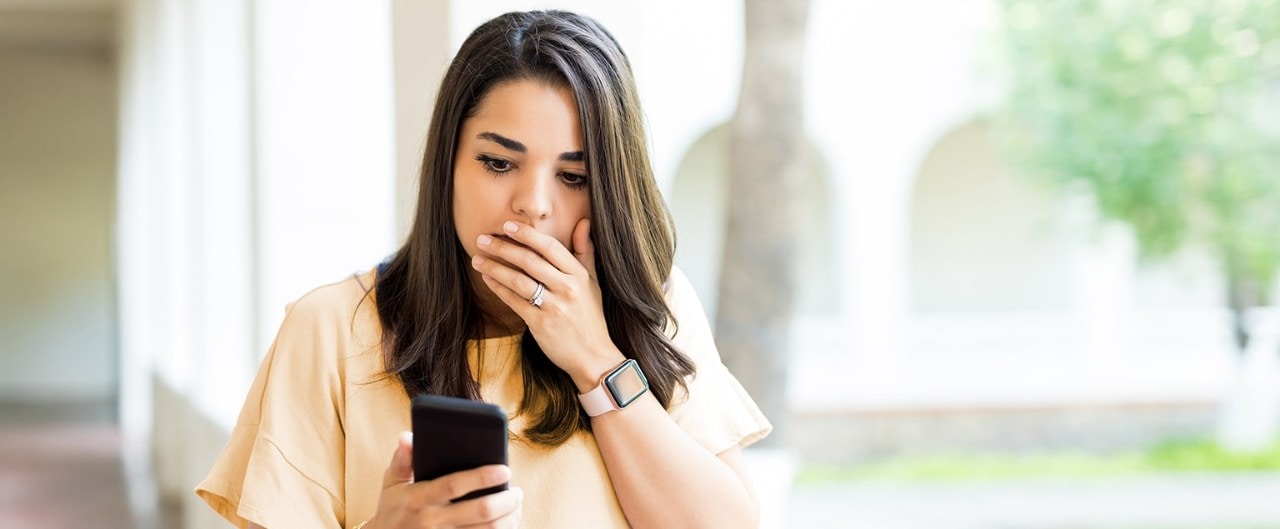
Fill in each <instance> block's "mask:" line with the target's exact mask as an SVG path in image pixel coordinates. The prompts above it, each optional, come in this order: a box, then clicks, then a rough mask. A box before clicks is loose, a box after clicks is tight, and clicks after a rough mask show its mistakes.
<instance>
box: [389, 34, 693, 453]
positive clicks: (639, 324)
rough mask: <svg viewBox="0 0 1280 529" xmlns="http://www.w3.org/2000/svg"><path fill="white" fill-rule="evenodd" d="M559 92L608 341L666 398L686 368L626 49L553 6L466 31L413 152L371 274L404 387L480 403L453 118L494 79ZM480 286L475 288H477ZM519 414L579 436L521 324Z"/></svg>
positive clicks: (570, 390) (550, 371)
mask: <svg viewBox="0 0 1280 529" xmlns="http://www.w3.org/2000/svg"><path fill="white" fill-rule="evenodd" d="M516 80H534V81H538V82H543V83H548V84H550V85H553V86H563V87H567V88H568V89H569V90H570V91H571V92H572V93H573V96H574V100H575V101H576V104H577V109H578V113H579V116H580V119H581V130H582V134H583V138H582V141H583V148H584V156H585V160H586V164H587V173H588V176H589V182H590V183H589V188H588V189H589V193H590V200H591V214H590V215H591V238H592V242H593V244H594V247H595V252H596V254H595V259H596V272H597V280H598V281H599V284H600V289H601V292H602V297H603V302H604V316H605V321H606V322H607V324H608V329H609V336H610V337H611V338H612V339H613V340H614V342H615V344H616V345H617V346H618V348H619V349H621V350H622V352H623V354H624V355H626V356H627V357H628V358H634V359H635V360H636V361H637V362H638V363H639V364H640V367H641V369H643V370H644V372H645V374H646V376H647V378H648V380H649V384H650V390H651V391H652V392H653V394H654V396H655V397H657V399H658V401H659V402H660V403H662V405H663V406H664V407H666V406H669V405H670V403H671V399H672V397H673V395H674V394H675V391H676V388H677V386H680V387H683V386H684V384H685V377H687V376H690V375H692V374H693V372H694V366H693V363H692V362H691V361H690V360H689V359H688V358H686V357H685V356H684V355H683V354H682V353H680V352H679V351H677V350H676V349H675V348H674V347H673V346H672V344H671V342H670V341H669V340H668V339H667V337H666V335H665V333H664V328H665V327H666V325H668V324H670V325H675V323H676V322H675V320H674V318H673V316H672V314H671V311H670V308H669V307H668V306H667V305H666V302H665V299H664V283H665V281H666V280H667V278H668V276H669V275H670V273H671V268H672V261H673V258H674V254H675V234H674V229H673V227H672V222H671V215H670V213H669V211H668V210H667V207H666V204H665V203H664V202H663V200H662V196H661V194H660V193H659V191H658V186H657V182H656V181H655V179H654V176H653V169H652V167H651V165H650V162H649V155H648V149H647V145H646V141H647V137H646V135H645V131H644V123H643V115H642V113H641V110H640V101H639V98H638V96H637V93H636V86H635V80H634V78H633V76H632V73H631V66H630V63H629V62H628V60H627V57H626V55H625V54H624V53H623V51H622V49H621V47H619V45H618V43H617V41H616V40H615V39H614V38H613V36H612V35H611V34H610V33H609V32H608V31H607V30H605V28H604V27H603V26H601V25H600V24H599V23H598V22H596V21H595V20H593V19H591V18H588V17H585V16H581V15H577V14H574V13H569V12H564V11H531V12H516V13H507V14H504V15H501V16H499V17H497V18H494V19H492V20H489V21H488V22H485V23H484V24H483V25H481V26H480V27H478V28H477V29H476V30H475V31H474V32H472V33H471V35H470V36H469V37H467V39H466V41H465V42H463V44H462V47H461V48H460V49H459V50H458V53H457V55H456V56H455V57H454V59H453V62H452V63H451V64H450V66H449V69H448V71H447V72H446V74H445V77H444V79H443V81H442V82H441V85H440V90H439V92H438V95H437V98H436V102H435V110H434V112H433V114H432V116H431V122H430V127H429V130H428V134H427V144H426V149H425V151H424V154H423V160H422V168H421V174H420V182H419V192H418V204H417V210H416V215H415V218H414V222H413V225H412V228H411V230H410V232H409V234H408V239H407V240H406V242H405V243H404V245H403V246H402V247H401V248H400V249H399V250H398V251H397V252H396V253H395V254H394V255H393V256H392V257H391V258H390V259H389V261H388V262H387V264H386V265H385V266H384V267H383V269H382V271H381V273H379V275H378V278H377V282H376V287H375V288H376V295H375V299H376V303H377V310H378V317H379V319H380V320H381V323H382V328H383V340H382V344H383V345H382V348H383V355H384V360H385V367H386V372H387V374H388V375H391V376H393V377H395V378H396V379H398V380H399V382H400V383H402V384H403V385H404V388H405V390H406V391H407V392H408V394H409V395H410V396H412V395H416V394H421V393H430V394H438V395H450V396H456V397H464V398H470V399H475V400H479V399H480V393H479V386H478V384H477V382H476V380H475V379H474V378H472V376H471V372H470V370H469V367H468V365H467V353H466V351H467V341H468V340H475V339H479V338H481V336H482V333H483V328H484V322H483V315H482V314H481V312H480V308H479V305H478V303H477V301H476V296H475V293H474V291H473V290H472V285H471V282H470V278H469V275H468V272H467V270H468V268H469V266H470V265H469V263H470V259H469V257H468V256H467V255H466V252H465V250H464V249H463V247H462V244H461V242H460V241H459V240H458V235H457V230H456V227H455V225H454V219H453V211H454V204H453V193H452V190H453V179H454V174H453V173H454V167H453V164H454V154H455V151H456V149H457V146H458V135H459V132H460V130H461V128H462V123H463V121H464V120H466V119H467V118H468V117H470V116H472V115H473V114H474V113H475V111H476V108H477V106H478V103H479V102H480V101H481V100H482V99H483V98H484V97H485V96H486V95H488V94H489V93H490V92H491V91H492V90H493V88H494V87H495V86H497V85H498V84H500V83H504V82H509V81H516ZM480 288H484V287H480ZM521 345H522V347H521V351H522V355H523V362H522V365H523V373H522V377H523V380H524V394H523V397H522V399H521V403H520V413H523V414H528V420H527V424H528V426H527V428H526V429H525V431H524V432H522V435H523V436H524V437H525V438H527V439H529V440H530V441H533V442H535V443H537V444H542V445H548V446H554V445H558V444H560V443H563V442H564V441H565V440H567V439H569V437H570V436H571V435H573V434H574V433H575V432H578V431H582V430H586V431H589V430H590V428H591V423H590V420H589V418H588V417H587V416H586V414H585V412H583V411H582V410H581V407H580V406H579V404H578V399H577V387H576V386H575V385H574V383H573V380H572V379H571V378H570V377H569V375H568V374H567V373H565V372H564V371H562V370H560V369H559V368H558V367H556V365H555V364H553V363H552V362H551V361H550V360H549V359H548V358H547V357H546V355H545V354H543V352H542V350H541V348H539V346H538V343H537V341H536V340H534V339H533V337H532V335H531V334H530V333H529V332H528V331H527V330H526V331H525V333H524V335H523V336H522V338H521Z"/></svg>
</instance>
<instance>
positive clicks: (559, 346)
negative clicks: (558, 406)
mask: <svg viewBox="0 0 1280 529" xmlns="http://www.w3.org/2000/svg"><path fill="white" fill-rule="evenodd" d="M504 229H505V231H506V234H507V236H508V237H511V239H512V240H514V241H516V242H518V243H520V244H513V243H511V242H510V241H506V240H502V239H497V238H493V237H489V236H487V235H481V236H480V238H479V240H478V241H477V245H478V246H479V248H480V251H482V252H485V253H488V254H490V255H492V256H494V257H498V258H500V259H502V260H503V261H506V262H507V263H510V264H511V266H506V265H504V264H503V263H502V262H499V261H497V260H494V259H489V258H485V257H483V256H478V255H477V256H475V257H473V258H472V260H471V266H473V267H474V268H475V269H476V270H477V271H479V272H480V273H481V274H482V275H483V277H484V282H485V284H486V285H488V286H489V289H490V290H492V291H493V292H494V294H497V296H498V298H499V299H501V300H502V301H503V303H506V304H507V306H508V307H511V310H513V311H515V313H516V314H517V315H519V316H520V317H521V318H522V319H524V321H525V323H526V324H527V325H528V326H529V331H530V332H531V333H532V334H533V337H534V338H535V339H537V340H538V345H539V346H541V347H542V351H543V352H544V353H545V354H546V355H547V358H549V359H550V360H551V361H552V362H554V363H555V364H556V366H559V367H560V369H563V370H564V371H565V372H567V373H569V375H570V376H571V377H573V380H574V382H575V383H576V384H577V385H578V388H579V389H580V390H582V391H586V390H588V389H590V388H593V387H595V386H596V384H598V383H599V377H600V375H602V374H604V373H605V372H607V371H608V370H609V369H612V368H613V367H615V366H617V365H618V364H619V363H621V362H622V361H623V360H625V357H624V356H623V355H622V352H620V351H619V350H618V348H617V346H615V345H614V343H613V340H611V339H610V337H609V328H608V326H607V325H606V324H605V320H604V304H603V302H602V300H601V295H600V284H599V282H598V281H597V279H596V267H595V248H594V246H593V245H592V244H591V235H590V234H591V224H590V221H589V220H587V219H582V220H580V221H578V224H577V225H576V226H575V227H574V229H573V236H572V237H573V238H572V243H573V252H572V253H570V251H569V250H568V249H566V248H565V247H564V245H562V244H560V241H558V240H556V238H555V237H552V236H551V235H548V234H546V233H542V232H540V231H538V230H537V229H535V228H534V227H533V226H530V225H528V224H524V223H518V222H514V221H508V222H507V223H506V224H505V225H504ZM538 283H542V284H543V285H544V288H545V292H544V293H543V294H542V304H541V306H535V305H533V303H531V302H530V299H532V298H533V296H534V294H535V293H536V292H537V288H538Z"/></svg>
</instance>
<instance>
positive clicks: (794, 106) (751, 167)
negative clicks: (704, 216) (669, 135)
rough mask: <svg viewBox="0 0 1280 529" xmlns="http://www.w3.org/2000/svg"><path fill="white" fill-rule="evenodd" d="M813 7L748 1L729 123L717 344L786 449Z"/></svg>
mask: <svg viewBox="0 0 1280 529" xmlns="http://www.w3.org/2000/svg"><path fill="white" fill-rule="evenodd" d="M808 12H809V2H808V0H745V16H744V18H745V22H746V46H745V52H744V59H743V69H742V87H741V92H740V96H739V99H738V109H737V113H736V115H735V116H734V118H733V121H732V122H731V124H730V136H729V191H728V193H729V194H728V198H729V201H728V202H729V207H728V212H729V213H728V214H729V219H728V225H727V230H726V238H725V247H724V260H723V262H722V265H721V272H720V301H719V307H720V308H719V311H718V317H717V319H716V340H717V342H718V344H719V347H720V351H721V352H722V353H723V355H724V358H725V363H726V364H727V365H728V366H729V368H730V369H731V370H732V371H733V372H734V374H735V375H737V377H738V379H739V380H740V381H741V382H742V384H743V386H745V387H746V389H747V391H749V392H750V393H751V395H752V396H753V397H754V398H755V400H756V403H757V404H759V405H760V408H761V410H762V411H763V412H764V413H765V416H767V417H768V418H769V420H770V421H772V422H773V424H774V427H775V431H774V435H772V436H770V437H769V438H767V439H766V440H765V441H764V442H763V443H762V444H763V446H775V447H776V446H785V445H786V435H787V434H786V431H787V423H788V414H789V413H788V409H787V388H786V382H787V364H788V361H787V360H788V356H789V355H788V353H789V348H790V327H791V321H792V316H793V312H794V310H793V305H794V302H793V298H794V293H795V290H796V288H795V271H794V270H795V263H794V261H795V256H796V254H797V252H796V247H795V245H796V243H795V241H796V237H795V235H794V234H793V230H794V226H795V222H794V219H795V218H796V215H795V212H796V209H797V207H798V206H797V202H798V198H797V196H798V191H799V189H798V188H799V184H798V182H799V181H800V172H801V171H802V170H803V167H804V163H803V162H804V161H803V153H804V152H805V149H804V146H805V145H806V140H805V135H804V124H803V120H802V115H803V113H804V105H803V100H802V95H803V91H802V78H803V62H804V39H805V25H806V23H807V19H808Z"/></svg>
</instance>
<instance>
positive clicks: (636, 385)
mask: <svg viewBox="0 0 1280 529" xmlns="http://www.w3.org/2000/svg"><path fill="white" fill-rule="evenodd" d="M605 385H607V386H609V392H610V393H612V394H613V400H614V401H615V402H617V403H618V407H619V408H623V407H626V405H628V404H631V402H632V401H634V400H636V399H638V398H640V396H641V395H644V392H645V391H647V390H648V389H649V381H648V380H645V378H644V374H642V373H641V372H640V367H639V366H638V365H636V361H635V360H631V361H628V362H627V363H626V364H625V365H623V366H622V368H621V369H618V370H617V371H614V372H613V373H612V374H610V375H609V378H607V379H605Z"/></svg>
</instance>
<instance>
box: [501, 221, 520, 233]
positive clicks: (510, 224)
mask: <svg viewBox="0 0 1280 529" xmlns="http://www.w3.org/2000/svg"><path fill="white" fill-rule="evenodd" d="M502 229H504V230H507V233H515V232H516V230H519V229H520V227H519V226H516V223H514V222H511V221H507V222H506V223H505V224H503V225H502Z"/></svg>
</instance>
